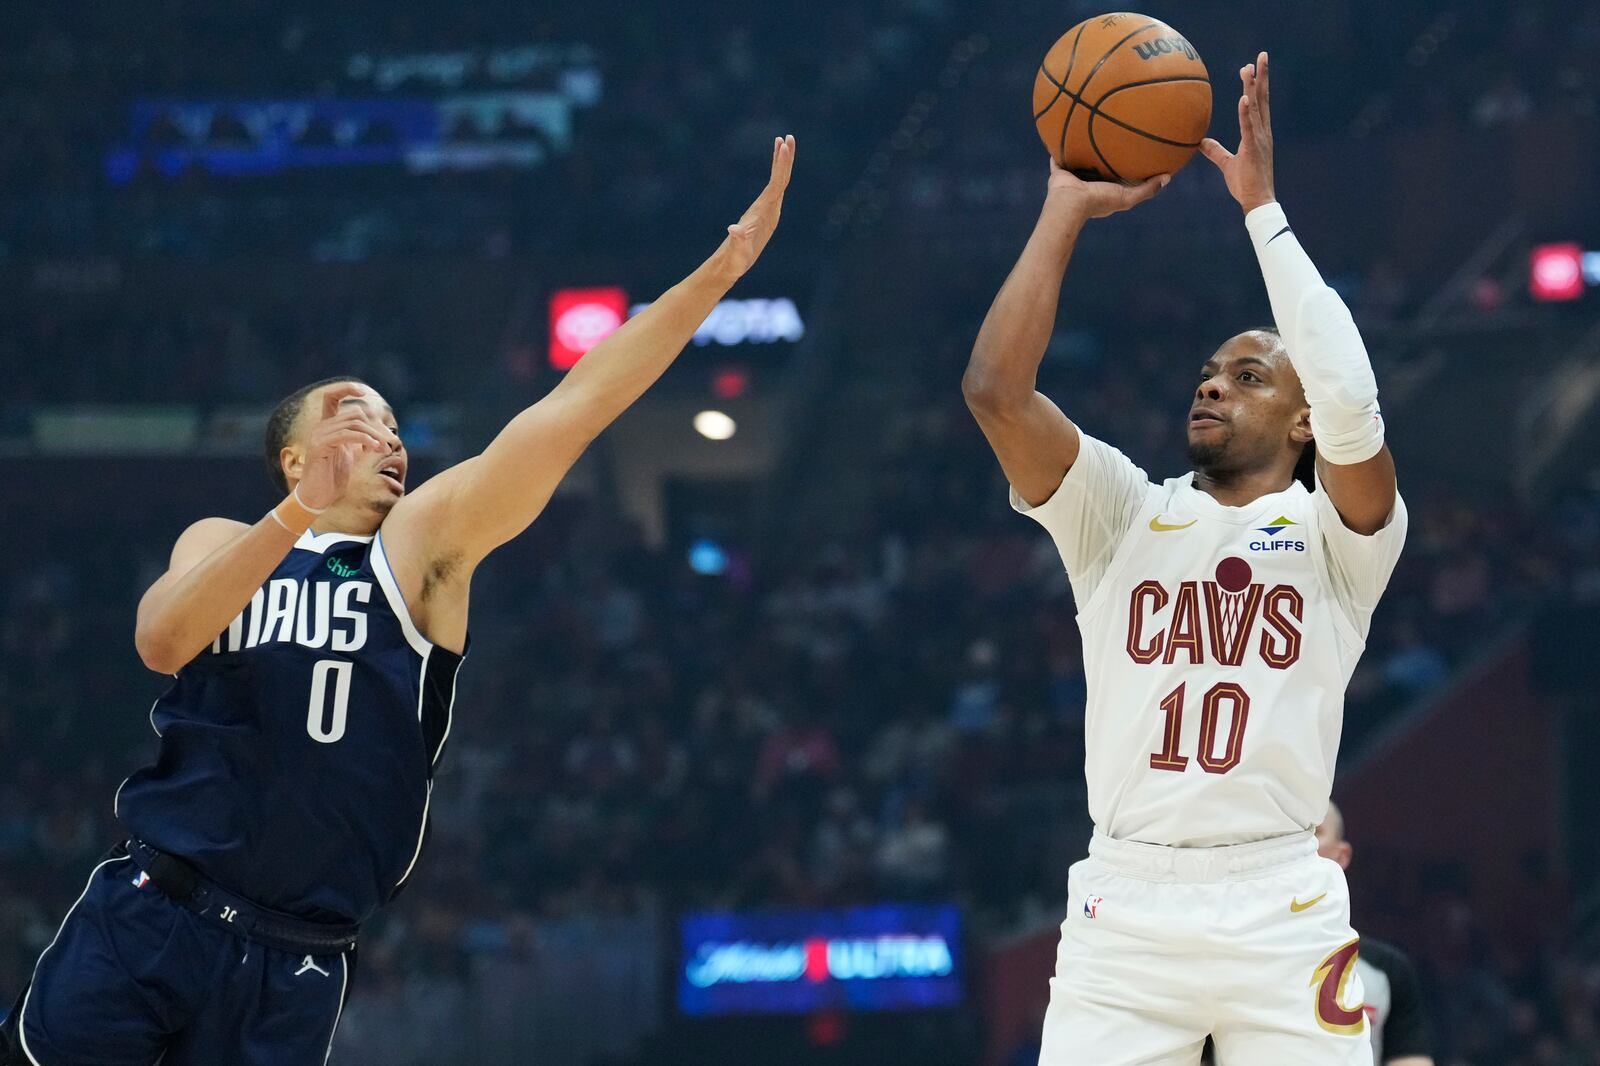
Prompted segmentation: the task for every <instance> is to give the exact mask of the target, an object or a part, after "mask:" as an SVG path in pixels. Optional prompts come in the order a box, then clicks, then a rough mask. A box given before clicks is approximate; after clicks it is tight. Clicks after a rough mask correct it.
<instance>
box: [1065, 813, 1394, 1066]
mask: <svg viewBox="0 0 1600 1066" xmlns="http://www.w3.org/2000/svg"><path fill="white" fill-rule="evenodd" d="M1068 891H1069V892H1070V894H1071V903H1070V910H1069V911H1068V914H1067V920H1066V921H1065V922H1063V923H1062V924H1061V946H1060V948H1059V950H1058V951H1057V952H1056V975H1055V976H1054V977H1053V978H1051V980H1050V1006H1049V1009H1048V1010H1047V1011H1046V1012H1045V1020H1044V1039H1043V1049H1042V1051H1041V1053H1040V1056H1039V1063H1040V1066H1134V1064H1136V1063H1138V1064H1141V1066H1142V1064H1154V1063H1161V1064H1167V1063H1184V1064H1193V1063H1197V1062H1199V1061H1200V1051H1201V1047H1202V1046H1203V1044H1204V1042H1205V1038H1206V1036H1207V1035H1210V1036H1211V1037H1212V1038H1213V1040H1214V1041H1215V1044H1216V1056H1217V1066H1302V1064H1303V1066H1335V1064H1337V1066H1372V1051H1371V1047H1370V1044H1369V1042H1368V1040H1369V1038H1368V1033H1367V1025H1366V1016H1365V1015H1364V1013H1363V1012H1362V1006H1361V1005H1362V988H1361V979H1360V978H1359V977H1358V976H1356V971H1355V962H1356V953H1357V951H1358V949H1359V946H1360V942H1359V941H1358V940H1357V938H1356V934H1355V931H1354V930H1353V929H1351V927H1350V896H1349V890H1348V888H1347V887H1346V885H1345V879H1344V871H1343V870H1341V869H1340V868H1339V865H1338V864H1337V863H1335V862H1332V861H1330V860H1328V859H1323V858H1320V857H1319V856H1318V855H1317V846H1316V841H1315V840H1314V839H1313V838H1312V836H1311V834H1310V833H1300V834H1295V835H1293V836H1287V837H1278V838H1275V839H1272V840H1264V841H1259V842H1256V843H1252V844H1238V845H1232V846H1229V847H1217V848H1169V847H1162V846H1159V845H1154V844H1139V843H1134V842H1130V841H1121V840H1112V839H1110V838H1109V837H1105V836H1102V835H1100V834H1098V833H1096V834H1095V837H1094V839H1093V840H1092V841H1091V842H1090V845H1089V857H1088V858H1087V859H1084V860H1083V861H1081V862H1079V863H1077V864H1076V865H1074V866H1073V867H1072V871H1071V874H1070V877H1069V879H1068Z"/></svg>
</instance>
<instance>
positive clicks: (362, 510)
mask: <svg viewBox="0 0 1600 1066" xmlns="http://www.w3.org/2000/svg"><path fill="white" fill-rule="evenodd" d="M381 523H382V519H381V518H379V517H378V516H377V515H375V514H373V513H372V510H371V508H367V507H346V506H340V505H338V504H335V505H334V506H332V507H330V508H328V509H327V510H326V511H324V512H323V513H322V514H320V515H318V516H317V520H316V521H315V522H313V523H312V524H311V532H312V533H313V534H320V533H348V534H350V535H351V536H356V537H370V536H371V535H372V534H374V533H376V532H377V531H378V526H379V525H380V524H381Z"/></svg>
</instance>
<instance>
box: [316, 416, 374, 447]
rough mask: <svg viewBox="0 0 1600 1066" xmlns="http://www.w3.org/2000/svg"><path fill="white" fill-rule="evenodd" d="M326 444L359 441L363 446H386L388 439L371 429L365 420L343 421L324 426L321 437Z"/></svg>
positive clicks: (334, 444) (332, 444) (333, 444)
mask: <svg viewBox="0 0 1600 1066" xmlns="http://www.w3.org/2000/svg"><path fill="white" fill-rule="evenodd" d="M321 441H322V443H323V444H324V445H326V446H336V445H337V444H338V443H339V442H358V441H359V442H361V443H362V445H363V447H373V448H380V447H381V448H388V447H389V446H390V445H389V441H388V440H387V439H385V438H384V437H383V436H382V435H380V434H379V433H378V431H377V430H375V429H373V428H372V426H371V425H370V424H369V423H366V422H345V423H340V424H336V425H332V426H329V427H327V428H326V430H325V432H324V433H323V435H322V437H321Z"/></svg>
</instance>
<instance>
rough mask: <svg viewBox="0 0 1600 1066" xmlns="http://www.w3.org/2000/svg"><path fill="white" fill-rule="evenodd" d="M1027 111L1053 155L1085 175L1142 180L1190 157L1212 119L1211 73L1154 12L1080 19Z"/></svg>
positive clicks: (1042, 74)
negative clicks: (1151, 14) (1151, 15)
mask: <svg viewBox="0 0 1600 1066" xmlns="http://www.w3.org/2000/svg"><path fill="white" fill-rule="evenodd" d="M1033 120H1034V124H1035V125H1036V126H1038V128H1039V136H1040V137H1041V138H1043V139H1044V143H1045V146H1046V147H1048V148H1049V149H1050V154H1052V155H1054V156H1055V157H1056V161H1057V162H1058V163H1060V164H1061V165H1062V166H1063V167H1065V168H1066V169H1067V170H1070V171H1072V172H1073V173H1075V174H1077V175H1078V176H1079V177H1082V178H1093V179H1099V180H1107V179H1110V180H1115V181H1143V180H1144V179H1145V178H1148V177H1150V176H1151V175H1153V174H1172V173H1175V172H1176V171H1177V170H1179V169H1180V168H1181V167H1182V166H1183V165H1184V164H1185V163H1187V162H1188V161H1189V157H1190V156H1192V155H1194V153H1195V152H1196V150H1198V149H1199V147H1200V139H1201V138H1202V137H1204V136H1205V135H1206V127H1208V126H1209V125H1210V124H1211V79H1210V77H1209V76H1208V75H1207V74H1206V65H1205V64H1204V63H1202V62H1201V61H1200V56H1199V54H1198V53H1196V52H1195V50H1194V46H1193V45H1191V44H1190V43H1189V42H1188V41H1186V40H1184V38H1183V35H1182V34H1181V33H1179V32H1178V31H1177V30H1175V29H1173V28H1172V27H1171V26H1168V25H1167V24H1166V23H1165V22H1162V21H1160V20H1159V19H1153V18H1150V17H1148V16H1146V15H1135V14H1131V13H1129V12H1126V11H1121V12H1116V13H1114V14H1110V15H1096V16H1095V17H1094V18H1092V19H1085V20H1084V21H1083V22H1080V23H1078V24H1077V25H1076V26H1074V27H1072V29H1070V30H1068V31H1067V32H1066V34H1065V35H1064V36H1062V38H1061V39H1060V40H1059V41H1057V42H1056V43H1055V46H1054V47H1053V48H1051V49H1050V52H1049V54H1047V55H1046V56H1045V57H1044V62H1043V63H1041V64H1040V65H1039V74H1038V76H1037V77H1036V78H1034V80H1033Z"/></svg>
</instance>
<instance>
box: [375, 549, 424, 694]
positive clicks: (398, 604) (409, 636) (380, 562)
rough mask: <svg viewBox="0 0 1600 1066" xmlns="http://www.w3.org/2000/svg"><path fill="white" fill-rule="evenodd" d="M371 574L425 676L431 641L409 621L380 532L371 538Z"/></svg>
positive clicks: (408, 614) (408, 611) (409, 617)
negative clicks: (421, 666)
mask: <svg viewBox="0 0 1600 1066" xmlns="http://www.w3.org/2000/svg"><path fill="white" fill-rule="evenodd" d="M370 558H371V560H372V572H373V573H374V574H376V575H377V577H378V585H379V587H380V588H382V589H383V596H384V599H386V600H388V601H389V609H390V610H391V611H393V612H394V616H395V617H396V618H398V619H400V628H401V629H402V630H404V631H405V635H406V643H407V644H409V645H411V650H412V651H414V652H416V653H417V654H418V655H420V656H422V658H423V674H424V676H426V674H427V658H428V650H429V649H430V648H432V647H433V641H431V640H429V639H428V638H427V637H425V636H423V635H422V631H421V630H419V629H418V628H417V624H416V623H415V622H413V621H412V620H411V611H410V610H409V609H408V608H407V607H406V598H405V596H404V595H403V594H402V593H401V592H400V583H399V582H398V581H396V580H395V577H394V568H393V567H391V566H390V565H389V553H388V552H386V551H384V550H383V534H382V533H381V532H380V533H378V535H377V536H375V537H373V538H372V554H371V556H370Z"/></svg>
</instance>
